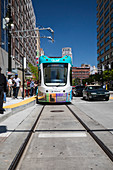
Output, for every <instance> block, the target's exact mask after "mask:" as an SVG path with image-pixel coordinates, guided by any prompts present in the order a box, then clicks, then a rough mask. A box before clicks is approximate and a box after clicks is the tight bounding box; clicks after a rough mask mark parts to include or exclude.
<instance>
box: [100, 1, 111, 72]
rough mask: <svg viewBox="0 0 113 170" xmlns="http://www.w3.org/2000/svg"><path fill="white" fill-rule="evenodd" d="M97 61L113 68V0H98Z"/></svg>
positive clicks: (101, 65) (105, 67)
mask: <svg viewBox="0 0 113 170" xmlns="http://www.w3.org/2000/svg"><path fill="white" fill-rule="evenodd" d="M97 63H98V68H99V69H102V68H104V69H105V70H107V69H113V0H97Z"/></svg>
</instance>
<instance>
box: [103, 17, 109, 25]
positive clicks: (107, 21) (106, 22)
mask: <svg viewBox="0 0 113 170" xmlns="http://www.w3.org/2000/svg"><path fill="white" fill-rule="evenodd" d="M108 23H109V17H108V18H107V20H106V21H105V23H104V24H105V26H106V25H107V24H108Z"/></svg>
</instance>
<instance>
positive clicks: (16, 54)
mask: <svg viewBox="0 0 113 170" xmlns="http://www.w3.org/2000/svg"><path fill="white" fill-rule="evenodd" d="M15 58H16V59H17V60H18V52H17V51H16V50H15Z"/></svg>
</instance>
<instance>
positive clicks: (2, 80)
mask: <svg viewBox="0 0 113 170" xmlns="http://www.w3.org/2000/svg"><path fill="white" fill-rule="evenodd" d="M1 70H2V68H1V67H0V114H3V113H4V111H5V109H4V108H3V100H4V92H6V90H7V81H6V77H5V75H4V74H2V73H1Z"/></svg>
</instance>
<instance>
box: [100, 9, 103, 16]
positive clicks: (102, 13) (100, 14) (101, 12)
mask: <svg viewBox="0 0 113 170" xmlns="http://www.w3.org/2000/svg"><path fill="white" fill-rule="evenodd" d="M102 14H103V9H102V10H101V12H100V17H101V16H102Z"/></svg>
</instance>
